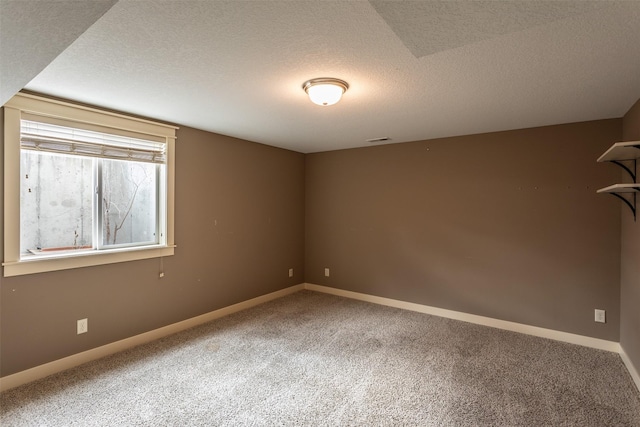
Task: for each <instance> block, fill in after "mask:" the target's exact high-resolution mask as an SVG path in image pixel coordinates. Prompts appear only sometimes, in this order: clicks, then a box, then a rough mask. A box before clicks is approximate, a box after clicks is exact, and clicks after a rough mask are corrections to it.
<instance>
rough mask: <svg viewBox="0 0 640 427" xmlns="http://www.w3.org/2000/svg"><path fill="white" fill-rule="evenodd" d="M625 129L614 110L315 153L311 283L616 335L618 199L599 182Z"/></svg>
mask: <svg viewBox="0 0 640 427" xmlns="http://www.w3.org/2000/svg"><path fill="white" fill-rule="evenodd" d="M620 137H621V120H620V119H616V120H602V121H594V122H586V123H577V124H569V125H561V126H550V127H543V128H535V129H525V130H517V131H509V132H500V133H491V134H483V135H472V136H464V137H455V138H447V139H438V140H430V141H421V142H414V143H405V144H394V145H385V146H378V147H368V148H362V149H353V150H343V151H334V152H325V153H317V154H311V155H307V157H306V194H307V198H306V210H305V215H306V258H305V272H306V281H307V282H310V283H314V284H319V285H326V286H332V287H336V288H340V289H345V290H350V291H356V292H363V293H366V294H371V295H376V296H382V297H388V298H394V299H398V300H403V301H410V302H414V303H420V304H426V305H429V306H436V307H441V308H446V309H451V310H457V311H461V312H466V313H473V314H477V315H482V316H489V317H493V318H497V319H504V320H509V321H514V322H519V323H524V324H529V325H535V326H540V327H544V328H551V329H555V330H560V331H566V332H571V333H576V334H581V335H586V336H591V337H596V338H602V339H607V340H612V341H618V338H619V324H620V319H619V301H620V206H619V202H617V201H616V200H615V199H613V198H612V197H610V196H607V195H597V194H596V189H597V188H600V187H604V186H607V185H609V184H611V183H614V182H616V181H617V180H618V179H619V172H618V170H617V169H616V168H615V167H613V166H611V165H603V164H598V163H596V159H597V158H598V157H599V156H600V154H601V153H602V152H604V151H605V150H606V149H607V148H608V147H609V146H610V145H611V143H612V142H614V141H618V140H619V139H620ZM325 267H328V268H330V277H325V276H324V268H325ZM595 308H601V309H605V310H607V323H606V324H596V323H595V322H594V309H595Z"/></svg>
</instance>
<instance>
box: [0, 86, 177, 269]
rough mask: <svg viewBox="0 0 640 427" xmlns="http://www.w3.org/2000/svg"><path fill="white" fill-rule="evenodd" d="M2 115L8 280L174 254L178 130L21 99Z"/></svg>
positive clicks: (29, 97)
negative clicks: (174, 189) (19, 275)
mask: <svg viewBox="0 0 640 427" xmlns="http://www.w3.org/2000/svg"><path fill="white" fill-rule="evenodd" d="M4 110H5V177H4V183H5V200H7V201H9V203H6V204H5V224H4V227H5V228H4V231H5V247H4V249H5V261H4V263H3V266H4V275H5V276H13V275H18V274H29V273H37V272H42V271H52V270H59V269H66V268H76V267H82V266H89V265H98V264H106V263H113V262H123V261H130V260H135V259H145V258H153V257H161V256H167V255H172V254H173V247H174V245H173V194H172V192H173V164H174V162H173V143H174V139H175V129H176V128H174V127H171V126H167V125H163V124H158V123H153V122H149V121H145V120H139V119H134V118H130V117H125V116H122V115H118V114H113V113H106V112H102V111H99V110H95V109H90V108H86V107H78V106H74V105H71V104H67V103H61V102H57V101H51V100H47V99H44V98H39V97H36V96H33V95H26V94H18V95H16V96H15V97H14V98H12V99H11V100H10V101H9V102H8V103H7V104H5V106H4Z"/></svg>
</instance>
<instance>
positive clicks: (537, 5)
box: [370, 0, 606, 58]
mask: <svg viewBox="0 0 640 427" xmlns="http://www.w3.org/2000/svg"><path fill="white" fill-rule="evenodd" d="M370 3H371V4H372V5H373V7H374V8H375V9H376V11H377V12H378V13H379V14H380V15H381V16H382V17H383V19H384V20H385V22H386V23H387V24H388V25H389V26H390V27H391V29H392V30H393V31H394V32H395V33H396V34H397V35H398V37H400V39H401V40H402V41H403V43H404V44H405V46H407V48H408V49H409V50H410V51H411V53H413V54H414V56H415V57H416V58H420V57H423V56H426V55H431V54H433V53H437V52H441V51H443V50H447V49H454V48H456V47H460V46H464V45H467V44H471V43H476V42H480V41H483V40H489V39H492V38H494V37H498V36H503V35H505V34H509V33H515V32H518V31H523V30H526V29H529V28H532V27H535V26H537V25H544V24H550V23H552V22H554V21H558V20H560V19H565V18H569V17H572V16H576V15H579V14H581V13H585V12H590V11H593V10H596V9H598V8H601V7H605V6H606V4H605V3H603V2H602V1H580V2H575V1H557V0H552V1H541V0H537V1H495V0H489V1H484V0H475V1H466V2H464V1H406V2H398V1H378V0H370Z"/></svg>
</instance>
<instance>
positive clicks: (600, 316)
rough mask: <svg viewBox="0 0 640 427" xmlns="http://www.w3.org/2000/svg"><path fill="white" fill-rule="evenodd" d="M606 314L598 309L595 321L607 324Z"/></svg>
mask: <svg viewBox="0 0 640 427" xmlns="http://www.w3.org/2000/svg"><path fill="white" fill-rule="evenodd" d="M605 316H606V312H605V311H604V310H598V309H597V308H596V311H595V321H596V322H598V323H606V317H605Z"/></svg>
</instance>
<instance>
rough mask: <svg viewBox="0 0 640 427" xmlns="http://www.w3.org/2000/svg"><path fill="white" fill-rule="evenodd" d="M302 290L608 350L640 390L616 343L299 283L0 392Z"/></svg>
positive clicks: (78, 358) (7, 381)
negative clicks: (620, 360) (617, 356)
mask: <svg viewBox="0 0 640 427" xmlns="http://www.w3.org/2000/svg"><path fill="white" fill-rule="evenodd" d="M302 289H307V290H310V291H316V292H323V293H327V294H332V295H336V296H341V297H345V298H351V299H356V300H360V301H366V302H371V303H374V304H380V305H386V306H389V307H395V308H401V309H404V310H411V311H417V312H420V313H425V314H431V315H434V316H439V317H445V318H448V319H455V320H461V321H464V322H469V323H475V324H478V325H484V326H489V327H493V328H498V329H504V330H508V331H513V332H519V333H523V334H528V335H534V336H537V337H542V338H549V339H552V340H556V341H563V342H567V343H571V344H578V345H582V346H585V347H592V348H596V349H600V350H606V351H611V352H615V353H619V354H620V357H621V359H622V361H623V362H624V364H625V366H626V367H627V369H628V371H629V374H630V375H631V377H632V378H633V381H634V382H635V384H636V386H637V387H638V389H639V390H640V375H638V371H637V370H636V368H635V367H634V366H633V363H632V362H631V360H630V359H629V357H628V356H627V354H626V353H625V351H624V349H623V348H622V347H621V346H620V344H619V343H617V342H613V341H606V340H602V339H598V338H591V337H586V336H582V335H576V334H571V333H568V332H560V331H555V330H552V329H545V328H539V327H536V326H530V325H524V324H521V323H515V322H509V321H505V320H498V319H493V318H490V317H484V316H478V315H475V314H469V313H463V312H459V311H453V310H446V309H442V308H438V307H431V306H427V305H422V304H415V303H410V302H406V301H400V300H394V299H391V298H384V297H377V296H373V295H367V294H362V293H358V292H352V291H345V290H342V289H336V288H331V287H328V286H321V285H314V284H311V283H302V284H299V285H295V286H291V287H289V288H285V289H282V290H279V291H276V292H272V293H270V294H266V295H262V296H259V297H256V298H252V299H250V300H247V301H243V302H240V303H237V304H233V305H230V306H228V307H224V308H221V309H219V310H215V311H212V312H210V313H206V314H203V315H200V316H196V317H192V318H191V319H187V320H183V321H181V322H177V323H174V324H171V325H168V326H164V327H162V328H158V329H154V330H153V331H149V332H145V333H143V334H140V335H136V336H133V337H130V338H126V339H123V340H120V341H116V342H113V343H110V344H106V345H103V346H101V347H97V348H94V349H91V350H87V351H84V352H82V353H78V354H74V355H71V356H68V357H65V358H62V359H59V360H55V361H53V362H49V363H45V364H44V365H40V366H36V367H34V368H31V369H27V370H24V371H21V372H17V373H15V374H12V375H8V376H6V377H2V378H0V392H1V391H5V390H9V389H11V388H14V387H17V386H19V385H22V384H26V383H28V382H31V381H35V380H38V379H40V378H44V377H47V376H49V375H52V374H55V373H58V372H61V371H64V370H67V369H70V368H73V367H75V366H78V365H81V364H83V363H87V362H90V361H92V360H96V359H99V358H101V357H105V356H108V355H110V354H114V353H117V352H120V351H123V350H126V349H128V348H132V347H135V346H138V345H141V344H145V343H148V342H151V341H153V340H157V339H160V338H163V337H165V336H168V335H171V334H175V333H177V332H180V331H183V330H185V329H189V328H192V327H194V326H198V325H201V324H203V323H207V322H210V321H212V320H215V319H218V318H220V317H224V316H227V315H229V314H232V313H236V312H238V311H242V310H246V309H248V308H251V307H254V306H257V305H259V304H262V303H265V302H268V301H271V300H274V299H277V298H281V297H283V296H286V295H289V294H292V293H295V292H298V291H300V290H302Z"/></svg>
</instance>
